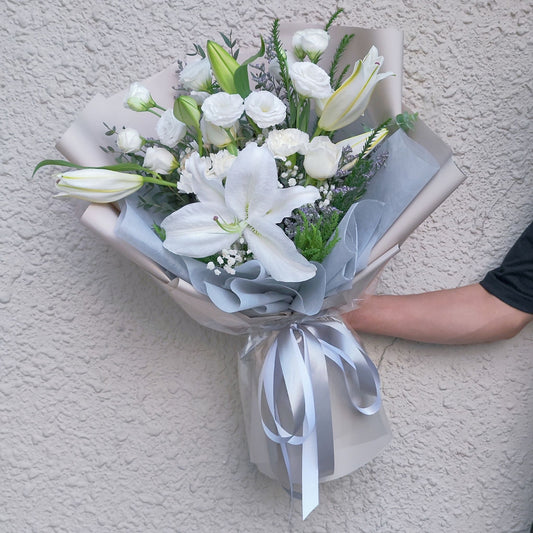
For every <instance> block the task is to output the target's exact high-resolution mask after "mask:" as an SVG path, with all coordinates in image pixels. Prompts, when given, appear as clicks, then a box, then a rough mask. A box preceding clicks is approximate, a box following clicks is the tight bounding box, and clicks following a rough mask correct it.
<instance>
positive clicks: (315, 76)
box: [289, 61, 332, 98]
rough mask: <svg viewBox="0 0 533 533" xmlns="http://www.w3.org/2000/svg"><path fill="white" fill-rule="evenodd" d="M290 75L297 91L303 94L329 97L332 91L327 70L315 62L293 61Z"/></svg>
mask: <svg viewBox="0 0 533 533" xmlns="http://www.w3.org/2000/svg"><path fill="white" fill-rule="evenodd" d="M289 76H290V78H291V81H292V83H293V85H294V88H295V89H296V92H297V93H298V94H301V95H302V96H307V97H308V98H327V97H328V96H330V94H331V92H332V91H331V86H330V84H329V82H330V80H329V76H328V74H327V72H326V71H325V70H324V69H322V68H320V67H319V66H318V65H315V64H314V63H309V62H308V61H305V62H304V61H297V62H296V63H292V64H291V65H289Z"/></svg>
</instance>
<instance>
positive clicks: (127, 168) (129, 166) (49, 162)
mask: <svg viewBox="0 0 533 533" xmlns="http://www.w3.org/2000/svg"><path fill="white" fill-rule="evenodd" d="M45 166H57V167H70V168H77V169H84V168H97V169H101V170H116V171H117V172H131V171H141V172H150V170H148V169H146V168H144V167H142V166H141V165H137V164H136V163H117V164H115V165H106V166H104V167H88V166H83V165H76V164H75V163H71V162H70V161H63V160H61V159H45V160H44V161H41V162H40V163H39V164H38V165H37V166H36V167H35V168H34V170H33V174H32V177H33V176H35V173H36V172H37V171H38V170H39V169H40V168H42V167H45Z"/></svg>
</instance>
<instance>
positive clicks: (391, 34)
mask: <svg viewBox="0 0 533 533" xmlns="http://www.w3.org/2000/svg"><path fill="white" fill-rule="evenodd" d="M303 27H305V26H304V25H296V24H295V25H285V26H282V32H281V36H282V39H284V40H285V42H289V41H290V35H292V33H293V32H294V31H296V30H297V29H301V28H303ZM347 32H348V33H350V32H354V33H355V34H356V37H355V39H353V40H352V43H351V44H350V47H349V49H348V51H347V53H346V55H345V56H344V57H346V58H350V61H352V60H353V59H354V58H355V59H358V58H362V57H364V55H365V54H366V52H368V49H369V48H370V46H371V45H372V44H374V45H376V46H377V48H378V50H379V52H380V54H381V55H383V56H384V57H385V64H384V67H383V71H393V72H395V73H396V77H394V78H388V79H387V80H385V82H383V83H380V84H379V85H378V87H377V89H376V90H375V92H374V95H373V98H372V100H371V104H370V106H369V108H368V109H367V112H366V115H365V119H368V121H369V122H370V123H374V124H378V123H379V122H381V121H382V120H383V119H385V118H386V117H389V116H395V115H396V114H397V113H399V112H401V109H402V105H401V101H402V98H401V86H402V74H401V73H402V41H403V38H402V33H401V32H399V31H396V30H368V29H361V28H336V29H333V30H332V32H331V35H332V39H331V44H330V47H329V51H328V54H329V56H328V55H326V56H325V57H324V61H327V60H329V58H330V57H331V55H332V54H333V51H334V50H335V47H336V43H337V42H338V41H339V40H340V38H341V36H342V35H343V34H345V33H347ZM342 66H343V65H341V69H342ZM143 83H144V84H145V85H146V86H147V87H148V88H149V89H150V90H151V92H152V94H153V95H154V98H155V100H156V101H157V102H158V103H159V104H161V105H162V106H164V107H170V106H171V105H172V103H173V98H174V95H173V93H172V87H174V86H176V77H175V66H170V67H169V68H167V69H166V70H164V71H162V72H160V73H158V74H156V75H155V76H153V77H151V78H149V79H148V80H145V81H144V82H143ZM124 95H125V91H124V92H123V93H121V94H117V95H115V96H113V97H111V98H108V99H105V98H104V97H102V96H100V95H98V96H96V97H95V98H94V99H93V100H92V101H91V102H90V103H89V105H88V106H87V107H86V109H85V110H84V111H83V112H82V113H81V115H80V116H79V117H78V119H77V120H76V121H75V122H74V123H73V125H72V126H71V127H70V128H69V129H68V130H67V132H66V133H65V134H64V135H63V137H62V138H61V140H60V141H59V143H58V145H57V148H58V150H59V151H60V152H61V153H62V154H63V155H64V156H65V157H66V158H67V159H69V160H70V161H72V162H75V163H78V164H81V165H86V166H99V165H105V164H110V163H113V162H114V161H113V156H112V154H106V153H104V152H103V151H102V150H101V149H100V148H99V146H106V145H107V144H108V139H109V138H108V137H106V136H105V135H104V132H105V128H104V127H103V122H106V124H108V125H114V126H117V127H122V126H127V127H134V128H136V129H138V130H139V131H140V132H141V134H142V135H143V136H154V127H155V123H156V117H154V116H152V115H150V114H149V113H135V112H133V111H130V110H128V109H125V108H124V107H123V106H122V101H123V98H124ZM410 136H411V137H412V138H414V139H415V140H416V141H417V142H418V143H420V144H421V145H422V146H424V147H425V148H426V149H427V150H428V151H429V152H430V153H431V154H432V155H433V156H434V157H435V158H436V159H437V161H438V162H439V163H440V165H441V168H440V171H439V172H438V173H437V174H436V175H435V176H434V177H433V179H432V180H431V181H430V183H429V184H428V185H427V186H426V187H425V188H424V189H423V190H422V192H420V194H419V195H418V196H417V197H416V198H415V200H414V201H413V202H412V203H411V204H410V205H409V207H408V208H407V209H406V210H405V211H404V213H403V214H402V215H401V216H400V217H399V218H398V219H397V220H396V222H395V223H394V224H393V225H392V226H391V228H390V229H389V230H388V231H387V233H386V234H385V235H384V236H383V237H382V238H381V240H380V241H379V242H378V243H377V244H376V245H375V247H374V248H373V251H372V254H371V257H370V262H369V264H368V266H367V267H366V268H365V269H364V270H363V271H361V272H359V273H358V274H357V275H356V277H355V278H354V280H353V284H352V288H351V289H349V290H347V291H344V292H342V293H339V294H335V295H333V296H331V297H329V298H326V300H325V301H324V305H323V310H326V309H332V308H333V309H336V310H337V312H338V313H342V312H344V311H346V310H348V309H350V308H352V307H353V301H354V300H356V299H357V298H359V297H360V296H361V294H362V293H363V292H364V290H365V289H366V288H367V286H368V285H369V284H370V283H371V281H372V280H373V279H374V278H375V277H376V276H377V274H378V273H379V272H380V270H381V269H382V268H383V267H384V265H385V264H386V263H387V261H388V260H389V259H390V258H391V257H392V256H393V255H394V254H395V253H397V252H398V251H399V247H400V245H401V243H402V242H403V241H404V240H405V239H406V238H407V236H408V235H409V234H410V233H412V232H413V230H414V229H415V228H416V227H417V226H418V225H419V224H420V223H421V222H422V221H423V220H424V219H425V218H426V217H427V216H429V214H430V213H431V212H433V211H434V210H435V209H436V207H437V206H438V205H439V204H440V203H441V202H443V201H444V200H445V199H446V198H447V197H448V195H450V194H451V192H452V191H453V190H454V189H455V188H456V187H457V186H458V185H459V184H460V183H461V181H462V180H463V179H464V177H463V175H462V173H461V172H460V171H459V170H458V169H457V167H456V166H455V165H454V163H453V162H452V159H451V151H450V149H449V148H448V147H447V146H446V145H445V144H444V143H443V142H442V141H441V140H440V139H439V138H438V137H436V136H435V135H434V134H433V133H432V132H431V131H430V130H429V129H428V128H427V126H425V125H424V124H423V123H422V122H421V121H418V122H417V125H416V127H415V129H414V131H413V132H411V133H410ZM117 218H118V213H117V211H116V210H115V209H114V208H113V207H112V206H110V205H90V206H89V207H88V208H87V210H86V211H85V213H84V214H83V216H82V219H81V220H82V223H83V224H85V225H86V226H87V227H89V228H91V229H92V230H93V231H95V232H96V233H97V234H99V235H100V236H102V237H103V238H104V239H105V240H106V242H107V243H109V244H110V245H111V246H113V247H114V248H116V249H117V250H118V251H119V252H121V253H122V254H124V255H125V256H126V257H128V258H129V259H130V260H132V261H133V262H134V263H136V264H137V265H138V266H140V267H141V268H142V269H143V270H145V271H146V272H148V273H149V274H150V275H151V276H152V278H153V279H154V281H155V282H156V283H157V284H158V285H159V286H160V287H161V288H162V289H163V290H165V291H166V292H167V293H168V294H169V295H170V296H171V297H172V298H173V299H174V300H175V301H176V302H177V303H178V304H179V305H180V306H181V307H182V308H183V310H184V311H185V312H186V313H187V314H189V315H190V316H191V317H192V318H194V319H195V320H196V321H198V322H199V323H201V324H203V325H205V326H207V327H210V328H212V329H215V330H219V331H223V332H227V333H232V334H244V333H247V332H249V331H253V330H257V329H258V328H259V329H260V328H261V327H262V326H264V325H268V324H269V322H271V321H272V322H274V321H277V320H279V318H280V317H279V316H276V317H260V318H252V317H249V316H247V315H246V314H245V313H234V314H228V313H224V312H223V311H221V310H220V309H218V308H217V307H216V306H215V305H214V304H212V303H211V301H210V300H209V299H208V298H207V296H204V295H202V294H199V293H198V292H197V291H196V290H195V289H194V288H193V287H192V286H191V285H190V284H189V283H187V282H185V281H183V280H180V279H170V278H169V277H168V275H167V274H166V273H165V271H164V270H163V269H162V268H161V267H160V266H159V265H157V264H156V263H154V262H153V261H152V260H150V259H148V258H147V257H145V256H144V255H143V254H141V253H140V252H139V251H137V250H136V249H135V248H133V247H132V246H131V245H129V244H127V243H125V242H122V241H120V240H118V239H117V238H116V236H115V235H114V227H115V224H116V221H117ZM282 316H283V317H285V316H286V315H282ZM263 357H264V353H262V352H261V350H256V352H255V353H253V355H250V354H249V355H248V356H247V357H246V358H245V359H244V360H242V361H241V364H240V365H239V366H240V369H239V372H240V380H241V394H242V396H243V409H244V415H245V421H246V429H247V435H248V445H249V450H250V459H251V460H252V461H253V462H254V463H255V464H257V466H258V468H259V469H260V470H261V471H262V472H263V473H264V474H266V475H268V476H271V477H278V478H279V473H278V472H274V470H275V469H276V465H278V464H279V460H280V458H279V454H278V456H277V457H274V456H273V455H272V449H271V445H269V443H268V442H267V441H268V439H267V437H266V436H265V434H264V432H263V430H262V427H261V424H260V418H259V412H258V409H259V407H258V404H257V394H256V390H257V380H258V374H259V371H260V367H261V364H262V360H263ZM328 373H329V374H330V378H329V382H330V390H331V403H332V417H333V430H334V448H335V470H334V472H333V474H331V475H328V476H324V477H322V478H321V481H326V480H329V479H334V478H337V477H340V476H343V475H345V474H348V473H350V472H352V471H353V470H354V469H356V468H359V467H360V466H362V465H363V464H365V463H366V462H367V461H369V460H371V459H372V458H373V457H374V456H375V455H377V453H379V451H381V450H382V449H383V447H384V446H385V445H386V444H387V442H388V441H389V440H390V437H391V435H390V429H389V426H388V422H387V419H386V416H385V414H384V412H383V409H381V410H380V411H379V412H378V413H377V414H375V415H371V416H368V415H362V414H360V413H358V412H355V410H354V409H353V408H352V407H351V405H350V404H349V402H348V400H347V397H346V394H345V393H344V392H343V391H344V383H341V381H342V378H341V376H340V373H339V371H338V369H337V368H335V367H334V365H329V366H328ZM274 455H275V454H274Z"/></svg>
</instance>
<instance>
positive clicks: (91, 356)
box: [0, 0, 533, 533]
mask: <svg viewBox="0 0 533 533" xmlns="http://www.w3.org/2000/svg"><path fill="white" fill-rule="evenodd" d="M91 4H93V5H91ZM253 4H259V5H258V6H254V5H253ZM321 4H326V5H327V9H325V10H324V9H322V8H321V7H320V5H321ZM334 4H335V2H333V1H332V0H325V1H324V2H319V1H318V0H305V1H304V0H293V2H292V3H291V7H286V5H285V3H284V2H281V1H280V0H272V1H271V2H259V3H252V2H250V1H249V2H244V1H235V2H228V1H222V0H207V1H206V2H195V1H192V0H184V1H181V2H177V1H172V0H166V1H161V0H159V1H157V0H136V1H126V2H118V1H117V0H95V2H94V3H93V2H88V1H86V0H83V1H82V0H62V1H60V0H54V1H52V0H49V1H46V0H3V2H2V17H1V19H0V47H1V48H0V58H1V59H0V79H1V90H0V99H1V106H0V117H1V123H0V124H1V127H0V140H1V141H2V145H1V146H2V149H1V151H0V161H1V165H2V170H1V180H2V190H3V194H2V195H1V199H0V201H1V203H2V205H1V208H0V224H1V225H0V245H1V251H0V273H1V282H0V338H1V343H2V344H1V348H2V349H1V354H0V486H1V489H0V531H2V532H4V531H5V532H17V533H18V532H26V531H38V532H81V531H83V532H85V531H91V532H93V531H94V532H114V531H128V532H171V531H180V532H219V531H221V532H234V531H242V532H250V531H265V532H269V531H289V530H290V528H289V525H288V522H287V518H288V509H289V505H288V498H287V496H286V494H285V492H284V491H283V490H282V489H280V488H279V487H278V486H277V484H276V483H275V482H272V481H270V480H269V479H267V478H265V477H263V476H262V475H260V474H258V473H257V471H256V470H255V468H254V467H253V466H251V465H250V464H249V462H248V457H247V450H246V445H245V437H244V429H243V424H242V419H241V411H240V404H239V397H238V390H237V380H236V356H235V354H236V351H237V349H238V348H239V345H240V341H239V340H238V339H235V338H230V337H228V336H224V335H222V334H217V333H214V332H212V331H208V330H206V329H203V328H202V327H200V326H198V325H197V324H195V323H194V322H193V321H191V320H190V319H189V318H188V317H187V316H186V315H185V314H184V313H183V312H182V311H181V310H180V309H178V308H177V307H176V306H175V305H174V304H173V303H172V302H171V301H170V300H169V298H168V297H167V296H166V295H165V294H163V293H162V292H161V291H159V290H158V289H156V288H155V287H154V286H153V285H152V284H151V282H150V280H149V279H147V277H146V276H145V275H143V274H142V273H141V272H140V271H139V270H138V269H137V268H136V267H134V266H133V265H131V264H130V263H128V261H126V260H125V259H123V258H122V257H120V256H118V255H117V254H116V253H115V252H114V251H113V250H111V249H109V248H108V247H107V246H106V245H105V244H103V243H102V242H101V241H100V240H99V239H98V238H96V237H94V236H93V235H92V234H90V233H89V232H88V231H87V230H85V229H84V228H83V227H81V226H80V224H79V223H78V221H77V219H76V208H75V206H74V204H73V203H70V202H62V201H58V200H52V198H51V196H52V188H53V186H52V185H53V180H52V177H51V172H46V171H43V172H42V173H40V175H39V176H38V177H37V178H35V179H33V180H31V179H30V178H29V175H30V174H31V170H32V167H33V165H34V164H35V163H36V162H37V161H38V160H40V159H42V158H46V157H55V156H57V154H55V153H54V150H53V145H54V143H55V142H56V140H57V139H58V137H59V135H60V134H61V133H62V132H63V131H64V130H65V129H66V128H67V127H68V125H69V124H70V123H71V122H72V121H73V119H74V117H75V116H76V114H77V113H78V112H79V111H80V109H81V108H82V107H83V106H84V103H85V102H87V101H88V100H89V99H90V98H91V97H92V96H93V95H94V94H95V93H96V92H103V93H104V94H107V95H110V94H113V93H115V92H117V91H118V90H121V89H123V88H124V87H126V86H127V85H128V84H129V83H130V82H131V81H134V80H137V79H141V78H143V77H146V76H147V75H149V74H151V73H154V72H156V71H158V70H160V69H162V68H163V67H165V66H166V65H167V64H168V63H169V62H171V61H172V60H174V59H175V58H179V57H183V56H184V54H185V52H186V51H189V50H190V46H187V45H188V44H190V43H192V42H195V41H205V39H206V38H207V37H216V35H217V34H216V32H217V30H226V29H230V28H233V29H235V30H236V33H237V34H240V35H243V37H244V39H246V41H245V44H251V43H252V40H253V36H255V35H257V34H258V33H259V32H263V33H265V32H266V31H267V29H268V28H269V25H270V20H271V18H272V17H273V16H275V15H279V16H284V17H286V18H287V19H288V20H296V19H301V18H303V19H305V20H306V21H308V22H316V21H319V20H322V18H323V16H324V13H325V12H327V13H329V12H331V11H332V10H333V8H334ZM352 4H353V10H352V11H351V12H350V13H349V14H348V16H347V18H346V19H345V21H346V22H347V23H351V24H356V25H357V24H358V25H365V26H370V27H388V26H393V27H399V28H402V29H403V30H404V31H405V91H404V95H405V101H406V103H407V104H408V105H409V106H410V107H411V108H414V109H416V110H418V111H419V112H420V114H421V116H422V117H423V118H424V120H425V121H426V122H427V123H428V124H429V125H430V126H431V127H432V128H433V129H434V130H435V131H436V132H437V133H438V134H439V135H440V136H442V137H443V138H444V139H445V140H446V141H447V142H448V143H449V144H450V145H451V146H452V148H453V150H454V152H455V154H456V161H457V163H458V164H459V165H460V166H461V167H462V169H463V170H464V172H465V173H466V174H467V178H468V179H467V181H466V182H465V184H464V185H463V186H462V187H461V188H460V189H459V190H457V191H456V192H455V194H454V195H453V196H452V197H451V198H450V199H449V200H448V201H447V202H446V203H445V204H444V205H443V206H441V207H440V208H439V209H438V211H436V212H435V213H434V215H433V216H431V218H430V219H429V220H427V221H426V222H425V223H424V224H423V225H422V226H421V227H420V228H419V229H418V230H417V231H416V232H415V234H414V235H413V236H412V237H411V238H410V239H409V241H408V242H407V243H406V244H405V246H404V249H403V252H402V253H401V254H400V256H398V257H397V258H396V259H395V260H394V261H393V262H392V263H391V264H390V266H389V267H388V269H387V271H386V272H385V274H384V276H383V280H382V283H381V287H380V289H381V290H383V291H393V292H398V293H404V292H412V291H421V290H427V289H435V288H441V287H455V286H457V285H459V284H464V283H467V282H472V281H475V280H477V279H479V277H480V276H481V275H482V273H483V272H485V271H486V270H487V269H488V268H489V267H493V266H495V265H496V264H498V262H499V261H500V259H501V258H502V256H503V255H504V252H505V250H506V249H507V248H508V246H509V245H510V244H511V243H512V242H513V240H514V239H515V238H516V236H517V235H518V234H519V233H520V232H521V230H522V229H523V228H524V227H525V226H526V224H527V222H528V221H529V220H530V219H531V218H532V215H533V197H532V196H533V195H532V177H531V168H532V158H531V134H532V131H531V127H530V120H531V103H532V102H531V86H530V85H528V84H530V81H531V43H530V41H529V39H530V36H531V34H530V33H529V32H530V30H531V27H530V24H529V23H530V21H531V7H530V4H529V2H526V1H523V0H498V1H495V0H471V1H469V2H464V3H463V1H461V0H446V1H443V0H431V1H427V0H403V1H399V0H375V1H374V2H366V3H363V2H357V3H352ZM346 7H350V6H348V5H347V6H346ZM532 335H533V329H532V327H529V328H526V330H524V331H523V332H522V333H521V334H520V335H519V336H518V337H516V338H515V339H513V340H511V341H507V342H501V343H496V344H492V345H482V346H473V347H468V348H447V347H438V346H429V345H424V344H416V343H412V342H403V341H399V340H397V341H393V340H392V339H385V338H377V337H372V338H367V339H366V341H367V346H368V349H369V351H370V353H371V354H372V357H373V358H374V360H375V361H376V362H379V363H380V369H381V376H382V380H383V390H384V395H385V406H386V408H387V410H388V413H389V415H390V419H391V423H392V426H393V431H394V440H393V442H392V444H391V445H390V446H389V447H388V448H387V450H386V451H385V452H384V453H383V454H382V455H381V456H380V457H379V458H377V459H376V460H374V461H373V462H372V463H371V464H369V465H367V466H366V467H364V468H362V469H361V470H360V471H358V472H356V473H354V474H352V475H350V476H347V477H345V478H343V479H341V480H338V481H335V482H331V483H329V484H327V485H325V486H323V487H322V491H321V504H320V507H319V508H318V509H317V510H316V511H314V512H313V513H312V515H311V516H310V517H309V519H308V520H307V521H306V522H304V523H301V521H300V518H299V517H298V516H297V514H296V515H295V517H294V518H293V525H292V531H306V532H313V533H314V532H319V533H320V532H324V533H325V532H330V533H333V532H339V531H341V532H342V531H351V532H368V533H374V532H393V531H394V532H396V531H397V532H419V531H422V532H431V533H434V532H447V533H448V532H459V533H462V532H469V533H507V532H523V531H526V530H527V529H528V526H529V524H530V523H531V521H532V520H533V505H532V503H531V502H532V501H533V488H532V485H533V483H532V477H533V457H532V449H531V442H532V427H531V419H532V414H533V409H532V403H531V402H532V400H531V398H532V397H533V395H532V388H531V386H532V371H531V351H532V350H531V347H532V342H531V340H532Z"/></svg>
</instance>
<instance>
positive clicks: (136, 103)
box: [124, 82, 155, 111]
mask: <svg viewBox="0 0 533 533" xmlns="http://www.w3.org/2000/svg"><path fill="white" fill-rule="evenodd" d="M154 106H155V102H154V100H153V98H152V95H151V94H150V91H149V90H148V89H147V88H146V87H145V86H144V85H141V84H140V83H138V82H134V83H132V84H131V85H130V88H129V91H128V94H127V95H126V98H125V99H124V107H128V108H129V109H131V110H132V111H148V109H151V108H152V107H154Z"/></svg>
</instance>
